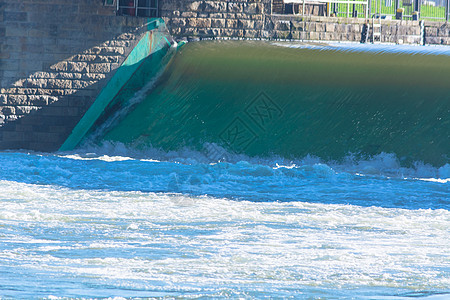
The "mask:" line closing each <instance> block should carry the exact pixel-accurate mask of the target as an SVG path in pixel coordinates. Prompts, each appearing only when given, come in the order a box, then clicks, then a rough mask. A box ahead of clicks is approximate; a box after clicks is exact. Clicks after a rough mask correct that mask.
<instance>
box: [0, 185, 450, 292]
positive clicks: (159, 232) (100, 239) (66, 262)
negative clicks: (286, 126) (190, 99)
mask: <svg viewBox="0 0 450 300" xmlns="http://www.w3.org/2000/svg"><path fill="white" fill-rule="evenodd" d="M0 190H1V191H2V193H1V198H0V200H1V202H2V211H1V212H0V222H1V223H0V224H1V225H0V228H1V231H0V234H1V236H2V246H1V247H0V270H1V271H0V274H2V275H0V281H1V285H2V287H3V288H2V291H3V292H2V294H3V296H6V297H8V296H11V297H20V298H28V297H32V296H33V297H46V296H50V295H53V296H55V295H58V296H69V297H100V296H101V297H116V296H117V297H129V296H135V297H144V296H155V297H158V296H182V295H184V296H186V297H189V298H190V297H202V296H206V297H232V298H235V297H246V298H248V297H256V298H259V297H265V296H270V297H305V298H311V297H315V295H320V297H325V298H326V297H331V298H335V297H340V296H341V297H342V296H345V297H350V296H352V297H362V296H368V295H372V296H373V295H378V296H389V295H390V296H401V295H402V294H408V293H413V292H418V291H419V292H422V293H432V294H433V293H442V292H448V286H449V285H450V278H449V267H450V266H449V265H448V259H449V256H448V252H446V250H445V249H448V248H449V247H450V244H449V237H450V236H449V231H448V228H449V226H450V214H449V211H448V210H446V209H437V210H429V209H425V210H424V209H418V210H409V209H401V208H382V207H374V206H372V207H362V206H355V205H342V204H323V203H308V202H302V201H296V202H287V203H286V202H285V203H283V202H251V201H230V200H228V199H226V198H215V197H211V196H188V195H183V194H171V193H152V192H140V191H105V190H86V189H69V188H62V187H58V186H41V185H35V184H25V183H17V182H12V181H1V182H0Z"/></svg>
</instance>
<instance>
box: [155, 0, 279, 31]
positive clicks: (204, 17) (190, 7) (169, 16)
mask: <svg viewBox="0 0 450 300" xmlns="http://www.w3.org/2000/svg"><path fill="white" fill-rule="evenodd" d="M270 12H271V1H270V0H234V1H217V0H216V1H192V0H167V1H160V16H161V17H162V18H163V19H164V21H165V22H166V24H167V27H168V28H169V30H170V33H171V34H172V35H174V36H176V37H179V38H182V37H201V38H215V37H236V38H258V37H261V36H262V32H263V31H264V22H265V16H266V15H270Z"/></svg>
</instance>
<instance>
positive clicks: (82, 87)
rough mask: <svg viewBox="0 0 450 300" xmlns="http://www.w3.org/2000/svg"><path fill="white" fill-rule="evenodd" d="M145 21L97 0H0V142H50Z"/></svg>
mask: <svg viewBox="0 0 450 300" xmlns="http://www.w3.org/2000/svg"><path fill="white" fill-rule="evenodd" d="M147 22H148V19H146V18H134V17H123V16H116V12H115V8H114V7H107V6H103V4H102V1H91V0H80V1H69V0H47V1H32V0H21V1H17V0H4V1H2V2H1V3H0V43H1V44H0V149H32V150H38V151H54V150H57V149H58V147H59V146H60V145H61V144H62V143H63V142H64V141H65V139H66V138H67V137H68V136H69V134H70V133H71V131H72V129H73V128H74V126H75V125H76V124H77V123H78V121H79V120H80V119H81V117H82V116H83V115H84V113H85V112H86V111H87V110H88V108H89V107H90V106H91V104H92V103H93V102H94V100H95V98H96V95H97V94H98V93H99V92H100V91H101V90H102V88H103V87H104V86H105V85H106V83H107V82H108V81H109V79H110V78H111V77H112V76H113V75H114V73H115V71H116V70H117V68H118V67H119V66H120V65H121V64H122V63H123V61H124V60H125V59H126V57H127V56H128V54H129V53H130V52H131V50H132V49H133V48H134V46H135V45H136V43H137V42H138V41H139V39H140V37H141V36H142V35H143V34H144V32H145V31H146V23H147Z"/></svg>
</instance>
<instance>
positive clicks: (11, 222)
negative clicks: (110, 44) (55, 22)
mask: <svg viewBox="0 0 450 300" xmlns="http://www.w3.org/2000/svg"><path fill="white" fill-rule="evenodd" d="M280 49H282V50H280ZM280 53H281V54H283V55H280ZM354 53H358V55H354ZM449 53H450V52H449V51H448V49H447V48H445V47H442V48H439V47H436V48H431V47H423V48H422V47H408V46H396V47H394V48H389V46H384V45H383V46H380V45H354V44H352V45H350V44H348V45H347V44H339V45H338V44H336V45H334V44H331V45H328V46H324V45H316V46H312V45H306V46H305V45H304V44H291V43H288V44H286V43H285V44H280V43H278V42H276V43H270V44H268V43H262V44H261V43H260V44H258V43H256V42H251V43H244V42H242V43H240V42H239V43H237V44H236V43H235V42H231V43H228V42H226V43H223V42H220V43H215V42H207V43H205V44H202V43H197V44H193V45H192V46H187V47H184V48H182V51H181V52H180V53H178V54H177V55H178V56H176V57H175V61H173V62H171V64H170V66H169V67H168V69H167V70H166V71H165V72H164V74H162V75H161V78H157V80H156V81H155V82H157V83H155V88H154V89H153V87H152V89H151V90H145V91H143V92H142V94H143V95H140V96H139V101H141V102H139V103H134V102H137V101H133V100H136V99H137V98H138V97H135V99H131V101H130V103H132V104H133V105H134V106H133V105H129V106H128V107H127V108H126V109H127V110H119V111H118V112H117V111H114V110H113V109H111V110H110V111H108V112H110V113H111V116H112V117H111V116H110V115H108V114H107V113H105V116H103V117H102V118H101V119H102V120H103V121H104V123H102V124H96V126H98V127H96V128H93V130H92V132H91V135H90V136H89V137H88V138H87V139H86V140H85V141H84V142H83V144H82V145H81V146H80V147H79V148H78V149H75V150H73V151H71V152H55V153H35V152H26V151H3V152H0V166H1V168H0V205H1V209H0V299H10V298H13V299H92V298H102V299H104V298H107V299H129V298H137V299H143V298H145V299H147V298H152V299H210V298H212V299H222V298H231V299H237V298H238V299H284V298H287V299H411V298H419V299H450V251H449V249H450V211H449V209H450V164H449V154H450V152H449V150H450V149H449V145H450V144H449V143H450V140H449V137H450V136H449V132H450V130H449V128H450V117H449V116H450V114H449V113H450V110H449V109H450V106H449V98H448V87H447V85H448V83H447V81H448V80H447V78H448V76H447V75H448V74H450V73H449V72H450V68H449V66H450V64H449V63H450V60H449V55H448V54H449ZM218 57H219V58H220V59H219V58H218ZM261 62H264V63H261ZM311 68H313V69H314V70H315V72H310V70H311ZM150 80H154V78H153V79H149V81H150ZM115 108H117V107H115ZM263 108H264V109H265V110H264V109H263ZM255 112H257V113H258V114H255ZM109 117H110V118H109ZM108 118H109V119H108ZM105 124H106V125H105ZM242 129H246V130H247V131H245V130H244V131H243V132H244V133H245V134H246V135H244V136H243V137H242V139H241V137H237V136H236V135H235V136H234V138H233V135H230V134H227V133H229V132H231V133H233V132H237V131H239V130H242ZM244 146H245V147H244ZM239 150H241V151H239ZM237 153H240V154H237ZM287 157H288V158H287Z"/></svg>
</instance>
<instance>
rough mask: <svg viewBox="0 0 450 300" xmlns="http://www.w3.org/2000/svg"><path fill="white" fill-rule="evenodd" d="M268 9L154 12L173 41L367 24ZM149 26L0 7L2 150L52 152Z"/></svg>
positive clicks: (83, 3) (388, 33) (96, 9)
mask: <svg viewBox="0 0 450 300" xmlns="http://www.w3.org/2000/svg"><path fill="white" fill-rule="evenodd" d="M272 4H273V3H272V1H269V0H241V1H191V0H167V1H160V6H159V15H160V16H161V17H162V18H163V19H164V21H165V23H166V25H167V28H168V29H169V31H170V33H171V34H172V35H173V36H174V37H175V38H176V39H214V38H232V39H292V40H303V41H310V40H314V41H354V42H359V41H361V40H362V39H363V38H364V35H367V37H368V39H369V40H370V36H371V34H372V32H371V27H370V26H368V24H369V25H370V20H369V23H368V22H367V20H365V19H356V18H348V19H346V18H330V17H320V16H307V17H302V16H294V15H284V14H276V11H274V10H273V8H274V6H273V5H272ZM308 9H309V11H310V12H311V13H313V12H315V9H316V8H315V7H314V6H310V7H308ZM148 23H149V19H147V18H137V17H127V16H117V15H116V11H115V7H114V6H104V5H103V1H101V0H95V1H92V0H80V1H71V0H47V1H36V0H20V1H17V0H3V1H1V2H0V149H31V150H37V151H54V150H57V149H59V147H60V146H61V145H62V144H63V143H64V141H65V140H66V139H67V137H68V136H69V135H70V134H71V132H72V130H73V129H74V127H75V126H76V125H77V124H78V123H79V121H80V120H81V118H82V117H83V116H84V114H85V113H86V111H87V110H88V109H89V108H90V107H91V105H92V104H93V103H94V101H95V99H96V97H97V95H98V94H99V93H100V92H101V91H102V90H103V89H104V87H105V86H106V85H107V84H108V82H110V79H111V78H112V77H113V76H114V74H115V73H116V71H117V69H118V68H119V67H120V66H121V65H122V64H123V62H124V61H125V59H126V58H127V57H128V55H129V53H130V52H131V51H132V50H133V48H134V47H135V45H137V43H138V41H139V40H140V39H141V37H142V36H143V35H144V34H145V32H147V31H148V27H147V26H148ZM381 23H382V30H381V31H382V35H381V41H382V42H390V43H405V44H422V43H426V44H445V45H448V44H450V30H449V28H450V27H449V26H448V24H447V23H439V22H427V21H426V22H425V23H423V24H420V23H419V22H418V21H398V20H382V22H381Z"/></svg>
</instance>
